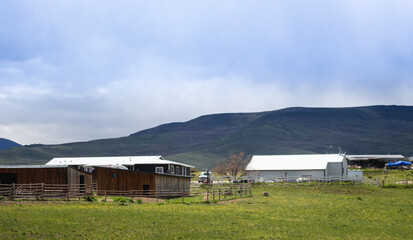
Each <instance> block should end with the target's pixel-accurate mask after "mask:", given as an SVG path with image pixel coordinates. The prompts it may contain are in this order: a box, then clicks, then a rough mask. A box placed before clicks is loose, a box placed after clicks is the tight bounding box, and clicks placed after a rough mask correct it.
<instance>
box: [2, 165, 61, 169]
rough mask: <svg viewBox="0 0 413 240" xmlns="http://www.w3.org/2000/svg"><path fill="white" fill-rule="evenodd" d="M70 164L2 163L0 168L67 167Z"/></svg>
mask: <svg viewBox="0 0 413 240" xmlns="http://www.w3.org/2000/svg"><path fill="white" fill-rule="evenodd" d="M66 167H69V165H0V168H66Z"/></svg>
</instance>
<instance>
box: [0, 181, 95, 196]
mask: <svg viewBox="0 0 413 240" xmlns="http://www.w3.org/2000/svg"><path fill="white" fill-rule="evenodd" d="M91 194H92V189H91V188H90V187H89V188H88V187H87V186H86V185H84V184H44V183H35V184H14V183H13V184H0V196H3V197H8V198H9V199H11V200H14V199H38V200H44V199H58V198H60V199H70V198H80V197H85V196H88V195H91Z"/></svg>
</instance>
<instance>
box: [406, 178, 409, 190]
mask: <svg viewBox="0 0 413 240" xmlns="http://www.w3.org/2000/svg"><path fill="white" fill-rule="evenodd" d="M408 187H409V179H408V178H407V177H406V188H408Z"/></svg>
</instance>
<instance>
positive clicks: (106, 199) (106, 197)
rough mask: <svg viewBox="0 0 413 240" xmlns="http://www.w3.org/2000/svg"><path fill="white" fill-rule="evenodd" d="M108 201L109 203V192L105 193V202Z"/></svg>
mask: <svg viewBox="0 0 413 240" xmlns="http://www.w3.org/2000/svg"><path fill="white" fill-rule="evenodd" d="M107 201H108V195H107V192H106V191H105V202H107Z"/></svg>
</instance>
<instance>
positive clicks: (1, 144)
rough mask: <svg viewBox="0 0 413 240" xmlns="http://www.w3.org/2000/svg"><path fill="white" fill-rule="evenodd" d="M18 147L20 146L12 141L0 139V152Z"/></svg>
mask: <svg viewBox="0 0 413 240" xmlns="http://www.w3.org/2000/svg"><path fill="white" fill-rule="evenodd" d="M20 146H21V145H20V144H18V143H16V142H14V141H12V140H9V139H6V138H0V150H3V149H8V148H13V147H20Z"/></svg>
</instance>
